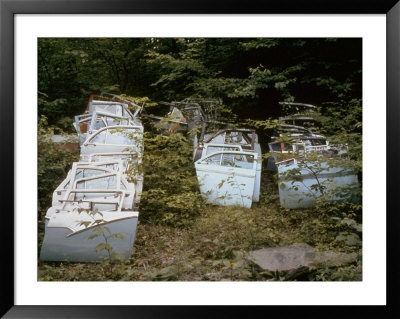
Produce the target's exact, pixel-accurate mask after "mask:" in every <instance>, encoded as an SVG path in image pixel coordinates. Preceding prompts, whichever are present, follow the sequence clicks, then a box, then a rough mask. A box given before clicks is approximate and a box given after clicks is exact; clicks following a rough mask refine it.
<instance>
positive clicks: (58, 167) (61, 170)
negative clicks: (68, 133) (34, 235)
mask: <svg viewBox="0 0 400 319" xmlns="http://www.w3.org/2000/svg"><path fill="white" fill-rule="evenodd" d="M53 135H54V128H53V127H51V126H48V123H47V118H46V117H45V116H44V115H42V116H41V117H40V119H39V123H38V164H37V165H38V222H39V225H38V226H39V243H41V241H42V239H43V235H44V234H43V232H44V216H45V214H46V211H47V209H48V208H49V207H50V206H51V199H52V196H53V191H54V190H55V189H56V188H57V186H58V185H59V184H60V183H61V182H62V180H63V179H64V178H65V177H66V175H67V173H68V171H69V169H71V166H72V163H73V162H74V161H78V160H79V154H78V153H75V152H71V151H70V150H68V149H66V148H64V147H63V146H62V145H61V144H56V143H54V142H52V140H51V137H52V136H53Z"/></svg>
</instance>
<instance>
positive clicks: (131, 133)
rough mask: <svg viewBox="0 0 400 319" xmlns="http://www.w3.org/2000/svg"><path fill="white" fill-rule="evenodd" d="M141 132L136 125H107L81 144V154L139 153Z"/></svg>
mask: <svg viewBox="0 0 400 319" xmlns="http://www.w3.org/2000/svg"><path fill="white" fill-rule="evenodd" d="M141 135H142V132H141V130H140V128H138V127H123V126H120V127H107V128H104V129H100V130H99V131H97V132H96V133H94V134H93V135H91V136H90V137H89V138H88V139H87V140H86V141H85V142H84V143H83V145H82V148H81V154H82V155H89V154H93V153H120V152H128V151H130V150H131V151H135V152H138V153H139V154H140V153H141V144H142V142H141V140H142V136H141Z"/></svg>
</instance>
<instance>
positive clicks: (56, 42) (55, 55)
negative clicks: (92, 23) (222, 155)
mask: <svg viewBox="0 0 400 319" xmlns="http://www.w3.org/2000/svg"><path fill="white" fill-rule="evenodd" d="M38 68H39V69H38V90H39V117H40V115H45V116H46V117H47V119H48V122H49V124H50V125H57V123H58V124H60V123H61V124H63V123H64V122H65V118H66V117H72V116H74V115H77V114H81V113H82V112H83V110H84V109H85V106H86V104H87V101H88V98H89V95H90V94H100V93H102V92H109V93H116V94H121V93H122V94H126V95H129V96H133V97H143V96H145V97H148V98H150V99H151V100H153V101H160V100H163V101H180V100H183V99H185V98H190V97H203V98H210V97H212V98H220V99H222V101H223V103H224V104H225V105H227V106H228V107H229V108H230V109H231V110H232V111H233V112H234V113H235V114H237V115H238V116H239V118H252V119H258V120H263V119H265V118H267V117H275V116H276V115H278V113H279V111H280V108H279V107H278V102H279V101H295V102H303V103H310V104H314V105H317V106H321V107H322V110H324V109H325V108H326V107H327V105H337V106H338V107H340V108H341V109H342V110H344V111H345V110H346V108H349V107H351V106H350V105H352V104H353V105H354V103H356V104H358V105H359V104H360V103H361V96H362V39H361V38H357V39H355V38H339V39H338V38H261V39H260V38H257V39H256V38H183V39H177V38H41V39H39V40H38ZM355 101H357V102H355ZM63 119H64V120H63ZM60 121H61V122H60ZM67 122H68V121H67ZM61 126H62V125H61ZM66 128H67V129H71V128H72V126H70V127H69V128H68V127H66Z"/></svg>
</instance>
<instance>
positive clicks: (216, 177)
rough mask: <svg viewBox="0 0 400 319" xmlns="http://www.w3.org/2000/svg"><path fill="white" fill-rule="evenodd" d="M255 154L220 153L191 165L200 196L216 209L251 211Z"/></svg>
mask: <svg viewBox="0 0 400 319" xmlns="http://www.w3.org/2000/svg"><path fill="white" fill-rule="evenodd" d="M256 161H257V154H256V153H249V152H233V151H222V152H216V153H213V154H210V155H208V156H206V157H204V158H202V159H200V160H198V161H197V162H196V163H195V167H196V174H197V179H198V181H199V184H200V192H201V194H202V195H203V197H204V198H205V199H206V200H207V202H209V203H212V204H217V205H223V206H230V205H239V206H243V207H249V208H250V207H251V203H252V197H253V193H254V184H255V178H256V166H257V162H256Z"/></svg>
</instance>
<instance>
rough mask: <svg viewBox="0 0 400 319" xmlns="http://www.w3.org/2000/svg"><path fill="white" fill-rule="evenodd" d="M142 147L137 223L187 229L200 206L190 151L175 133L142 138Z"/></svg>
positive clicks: (183, 140)
mask: <svg viewBox="0 0 400 319" xmlns="http://www.w3.org/2000/svg"><path fill="white" fill-rule="evenodd" d="M144 147H145V152H144V157H143V171H144V176H145V178H144V189H143V193H142V198H141V203H140V214H141V215H140V218H141V219H140V220H141V221H145V222H151V223H153V224H164V225H170V226H177V227H182V226H188V225H189V224H190V223H191V222H193V220H194V218H195V217H196V216H197V215H198V214H199V212H200V210H201V208H202V206H203V201H202V198H201V195H200V192H199V189H198V182H197V178H196V174H195V170H194V165H193V161H192V153H193V147H192V146H191V145H190V144H189V143H188V141H187V139H186V137H185V136H183V135H182V134H179V133H176V134H171V135H169V136H162V135H156V136H151V135H150V134H145V135H144Z"/></svg>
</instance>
